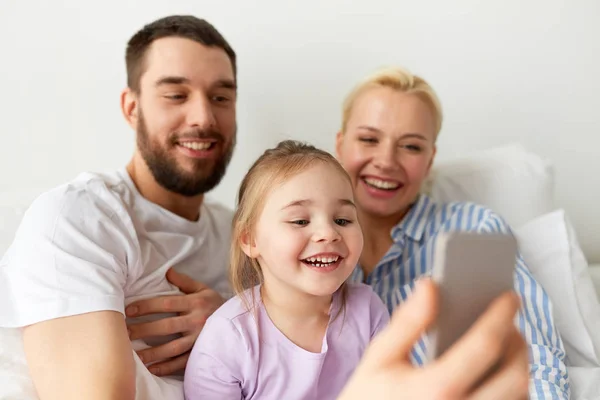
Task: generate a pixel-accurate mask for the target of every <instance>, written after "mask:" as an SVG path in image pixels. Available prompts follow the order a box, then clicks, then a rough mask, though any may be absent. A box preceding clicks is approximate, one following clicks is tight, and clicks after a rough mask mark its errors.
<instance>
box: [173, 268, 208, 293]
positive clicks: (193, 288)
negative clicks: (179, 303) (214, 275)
mask: <svg viewBox="0 0 600 400" xmlns="http://www.w3.org/2000/svg"><path fill="white" fill-rule="evenodd" d="M167 280H168V281H169V282H171V283H172V284H173V285H175V286H177V287H178V288H179V290H181V291H182V292H183V293H186V294H190V293H197V292H199V291H201V290H204V289H208V288H209V287H208V286H206V285H205V284H204V283H202V282H198V281H195V280H193V279H192V278H190V277H189V276H187V275H185V274H181V273H179V272H177V271H175V269H174V268H170V269H169V270H168V271H167Z"/></svg>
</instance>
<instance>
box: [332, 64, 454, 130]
mask: <svg viewBox="0 0 600 400" xmlns="http://www.w3.org/2000/svg"><path fill="white" fill-rule="evenodd" d="M374 87H388V88H391V89H394V90H397V91H398V92H402V93H406V94H414V95H415V96H418V97H419V98H420V99H421V100H422V101H424V102H425V103H426V104H427V105H428V106H429V108H430V109H431V113H432V114H433V120H434V125H435V137H436V138H437V135H438V134H439V132H440V130H441V129H442V120H443V114H442V105H441V103H440V100H439V98H438V96H437V94H436V93H435V91H434V90H433V88H432V87H431V86H430V85H429V83H427V81H426V80H425V79H423V78H421V77H420V76H417V75H413V74H412V73H410V72H409V71H408V70H406V69H404V68H400V67H387V68H383V69H380V70H378V71H376V72H375V73H373V74H372V75H369V76H367V77H366V78H364V79H363V80H362V81H360V82H359V83H358V84H357V85H356V86H355V87H354V88H353V89H352V91H351V92H350V93H349V94H348V95H347V96H346V98H345V100H344V103H343V106H342V108H343V109H342V132H345V131H346V128H347V124H348V119H349V118H350V114H351V113H352V107H353V106H354V103H355V102H356V99H357V98H358V97H359V96H360V95H361V94H362V93H364V92H365V91H366V90H368V89H372V88H374Z"/></svg>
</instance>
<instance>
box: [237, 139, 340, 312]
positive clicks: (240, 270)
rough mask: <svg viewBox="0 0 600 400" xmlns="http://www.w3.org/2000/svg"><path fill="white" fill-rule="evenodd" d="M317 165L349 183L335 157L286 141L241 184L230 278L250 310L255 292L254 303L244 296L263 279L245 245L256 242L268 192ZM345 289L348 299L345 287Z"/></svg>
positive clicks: (257, 163)
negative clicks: (334, 171) (323, 166)
mask: <svg viewBox="0 0 600 400" xmlns="http://www.w3.org/2000/svg"><path fill="white" fill-rule="evenodd" d="M317 162H319V163H324V164H327V165H331V166H332V167H333V168H335V169H337V170H338V171H339V172H340V174H342V175H343V176H344V177H345V178H346V179H348V182H350V177H349V176H348V173H347V172H346V170H345V169H344V168H343V167H342V166H341V164H340V163H339V162H338V161H337V160H336V159H335V157H333V156H332V155H331V154H329V153H328V152H326V151H324V150H320V149H317V148H316V147H314V146H312V145H310V144H307V143H303V142H299V141H294V140H284V141H282V142H280V143H279V144H278V145H277V147H275V148H272V149H269V150H267V151H265V152H264V153H263V155H261V156H260V157H259V158H258V160H256V161H255V162H254V164H253V165H252V166H251V167H250V169H249V170H248V173H247V174H246V176H245V177H244V179H243V180H242V183H241V185H240V189H239V192H238V198H237V202H238V205H237V210H236V212H235V215H234V217H233V232H232V241H231V252H230V257H231V258H230V269H229V278H230V282H231V286H232V288H233V290H234V292H235V294H236V295H238V296H239V297H240V298H241V299H242V301H243V302H244V304H245V306H246V308H247V309H248V310H250V309H251V308H253V307H254V305H255V301H254V300H255V299H254V291H250V293H251V300H250V299H248V298H247V297H246V296H245V294H244V292H245V291H246V289H249V288H252V287H254V286H256V285H258V284H261V283H262V282H263V275H262V271H261V268H260V265H259V263H258V261H257V260H255V259H253V258H250V257H248V256H247V255H246V254H245V253H244V252H243V250H242V241H243V240H244V241H246V242H247V243H252V242H253V239H254V238H253V232H254V228H255V227H256V223H257V221H258V219H259V217H260V214H261V213H262V210H263V208H264V205H265V200H266V198H267V196H268V194H269V191H270V190H271V189H272V188H274V187H276V186H277V185H280V184H282V183H284V182H285V181H286V180H288V179H289V178H291V177H293V176H294V175H297V174H299V173H300V172H302V171H305V170H306V169H308V168H309V167H311V166H313V165H314V164H315V163H317ZM343 286H344V287H343V288H342V289H343V294H344V295H345V284H344V285H343ZM342 298H344V297H342Z"/></svg>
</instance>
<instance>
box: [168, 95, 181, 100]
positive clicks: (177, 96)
mask: <svg viewBox="0 0 600 400" xmlns="http://www.w3.org/2000/svg"><path fill="white" fill-rule="evenodd" d="M165 97H166V98H167V99H170V100H185V95H184V94H170V95H168V96H165Z"/></svg>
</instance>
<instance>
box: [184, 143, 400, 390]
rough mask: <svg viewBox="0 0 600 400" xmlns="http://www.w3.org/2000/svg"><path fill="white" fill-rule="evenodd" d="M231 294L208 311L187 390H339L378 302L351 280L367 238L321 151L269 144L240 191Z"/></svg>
mask: <svg viewBox="0 0 600 400" xmlns="http://www.w3.org/2000/svg"><path fill="white" fill-rule="evenodd" d="M238 202H239V204H238V210H237V212H236V214H235V217H234V227H233V240H232V249H231V282H232V286H233V288H234V290H235V292H236V294H237V296H235V297H233V298H232V299H231V300H229V301H228V302H227V303H225V304H224V305H223V306H222V307H221V308H220V309H218V310H217V311H216V312H215V313H214V314H213V315H212V316H211V317H210V318H208V320H207V322H206V325H205V326H204V328H203V330H202V333H201V334H200V336H199V338H198V340H197V342H196V344H195V345H194V348H193V350H192V353H191V355H190V359H189V361H188V364H187V367H186V372H185V378H184V389H185V396H186V398H187V399H188V400H194V399H219V400H226V399H235V400H238V399H260V400H270V399H272V400H281V399H286V400H295V399H298V400H300V399H307V400H308V399H310V400H315V399H318V400H327V399H335V398H336V397H337V395H338V394H339V392H340V391H341V389H342V388H343V386H344V385H345V383H346V381H347V380H348V378H349V377H350V375H351V373H352V372H353V370H354V368H355V367H356V365H357V364H358V362H359V360H360V358H361V356H362V354H363V351H364V350H365V347H366V346H367V344H368V343H369V342H370V341H371V339H372V338H373V337H374V335H375V334H376V333H377V332H379V331H380V330H381V329H382V328H383V327H384V326H385V325H386V324H387V322H388V320H389V314H388V312H387V310H386V308H385V306H384V305H383V302H382V301H381V300H380V299H379V297H378V296H377V295H376V294H375V293H374V292H373V291H372V289H371V288H370V287H369V286H367V285H363V284H352V285H350V284H346V283H345V281H346V279H347V278H348V277H349V275H350V274H351V272H352V271H353V270H354V268H355V266H356V263H357V261H358V258H359V256H360V253H361V251H362V246H363V236H362V232H361V229H360V226H359V224H358V221H357V215H356V208H355V206H354V199H353V194H352V187H351V184H350V179H349V177H348V175H347V174H346V172H345V171H344V169H343V168H342V167H341V166H340V164H339V163H338V162H337V160H335V158H333V156H331V155H330V154H329V153H327V152H325V151H321V150H318V149H316V148H314V147H312V146H310V145H306V144H302V143H299V142H295V141H284V142H281V143H280V144H279V145H278V146H277V147H276V148H274V149H271V150H267V151H266V152H265V153H264V154H263V155H262V156H261V157H260V158H259V159H258V160H257V161H256V162H255V163H254V165H253V166H252V167H251V168H250V170H249V171H248V174H247V175H246V177H245V178H244V180H243V181H242V184H241V187H240V190H239V194H238Z"/></svg>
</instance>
